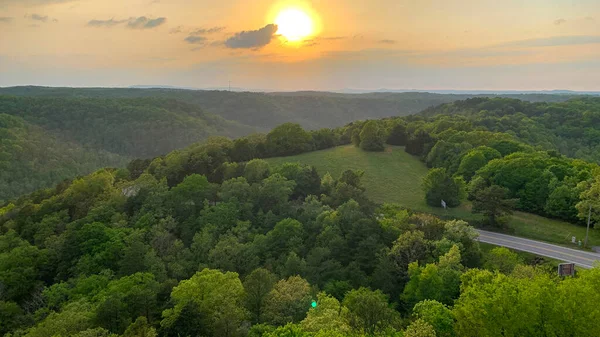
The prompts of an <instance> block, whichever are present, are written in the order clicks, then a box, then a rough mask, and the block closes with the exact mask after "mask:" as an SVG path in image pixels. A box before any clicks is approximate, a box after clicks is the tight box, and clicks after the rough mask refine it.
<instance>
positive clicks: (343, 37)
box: [317, 36, 346, 41]
mask: <svg viewBox="0 0 600 337" xmlns="http://www.w3.org/2000/svg"><path fill="white" fill-rule="evenodd" d="M345 38H346V37H345V36H329V37H327V36H325V37H318V38H317V40H322V41H337V40H344V39H345Z"/></svg>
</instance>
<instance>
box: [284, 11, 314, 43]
mask: <svg viewBox="0 0 600 337" xmlns="http://www.w3.org/2000/svg"><path fill="white" fill-rule="evenodd" d="M275 24H276V25H277V27H278V30H277V34H279V35H281V36H283V37H284V38H286V39H287V40H288V41H291V42H297V41H301V40H302V39H304V38H306V37H308V36H311V35H313V34H314V30H315V29H314V22H313V19H312V18H311V17H310V15H308V14H307V13H306V12H304V11H303V10H301V9H297V8H287V9H284V10H282V11H280V12H279V14H277V18H276V19H275Z"/></svg>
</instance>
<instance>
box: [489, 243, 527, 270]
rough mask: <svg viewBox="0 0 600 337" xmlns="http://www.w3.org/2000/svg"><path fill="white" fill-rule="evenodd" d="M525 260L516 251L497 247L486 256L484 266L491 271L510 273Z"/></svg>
mask: <svg viewBox="0 0 600 337" xmlns="http://www.w3.org/2000/svg"><path fill="white" fill-rule="evenodd" d="M522 263H523V261H522V260H521V258H520V257H519V255H517V254H516V253H513V252H511V251H510V250H509V249H508V248H505V247H495V248H494V249H492V250H491V251H490V252H489V253H488V254H486V256H485V262H484V265H483V266H484V267H485V268H486V269H489V270H491V271H499V272H501V273H504V274H510V273H512V271H513V270H514V269H515V267H516V266H517V265H519V264H522Z"/></svg>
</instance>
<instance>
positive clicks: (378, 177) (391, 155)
mask: <svg viewBox="0 0 600 337" xmlns="http://www.w3.org/2000/svg"><path fill="white" fill-rule="evenodd" d="M268 162H269V163H270V164H272V165H277V164H282V163H285V162H300V163H304V164H309V165H312V166H315V167H316V168H317V170H318V171H319V174H321V175H323V174H325V173H327V172H329V173H331V174H332V175H333V176H334V177H338V176H339V175H340V174H341V173H342V172H343V171H345V170H347V169H354V170H363V171H365V175H364V176H363V185H364V186H365V187H366V192H367V195H368V196H369V198H371V199H372V200H373V201H375V202H378V203H384V202H388V203H397V204H400V205H403V206H405V207H407V208H410V209H413V210H415V211H419V212H425V213H431V214H435V215H438V216H440V217H443V218H456V219H464V220H467V221H468V220H477V219H480V218H481V217H480V216H479V215H476V214H472V213H471V212H470V204H468V203H463V205H461V206H460V207H458V208H455V209H449V210H444V209H442V208H437V207H430V206H428V205H427V204H426V203H425V200H424V198H425V196H424V192H423V191H422V190H421V179H422V178H423V177H424V176H425V175H426V174H427V167H426V166H425V164H423V163H422V162H421V161H419V160H418V158H416V157H413V156H411V155H409V154H408V153H406V152H404V148H403V147H399V146H391V147H388V148H387V149H386V151H385V152H365V151H362V150H360V149H358V148H356V147H354V146H351V145H348V146H340V147H336V148H333V149H327V150H322V151H315V152H309V153H304V154H301V155H298V156H291V157H279V158H270V159H268ZM510 227H511V233H510V234H514V235H517V236H521V237H525V238H529V239H534V240H542V241H546V242H551V243H556V244H561V245H565V246H569V247H573V245H572V244H571V243H570V242H571V237H572V236H575V237H577V238H578V239H579V238H581V239H582V240H583V238H584V237H585V230H586V229H585V227H581V226H577V225H573V224H570V223H567V222H564V221H560V220H553V219H548V218H544V217H541V216H538V215H534V214H529V213H523V212H515V214H514V215H513V216H512V218H511V221H510ZM589 245H600V231H596V230H590V239H589Z"/></svg>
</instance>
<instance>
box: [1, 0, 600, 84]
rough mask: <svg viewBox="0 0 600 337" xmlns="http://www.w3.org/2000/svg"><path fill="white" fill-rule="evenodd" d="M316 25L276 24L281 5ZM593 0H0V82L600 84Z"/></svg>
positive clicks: (597, 11) (599, 30)
mask: <svg viewBox="0 0 600 337" xmlns="http://www.w3.org/2000/svg"><path fill="white" fill-rule="evenodd" d="M290 6H293V7H299V8H303V9H304V10H306V11H307V12H308V13H309V14H310V16H311V17H312V18H313V20H314V21H315V26H316V31H315V34H314V35H313V36H310V37H307V38H306V39H305V40H304V41H301V42H300V43H290V42H288V41H286V39H285V38H284V37H282V36H279V35H278V34H277V29H278V27H277V26H276V25H274V22H275V18H276V16H277V12H278V11H280V10H281V9H284V8H288V7H290ZM599 79H600V1H598V0H503V1H497V0H418V1H417V0H313V1H294V0H210V1H209V0H0V86H12V85H27V84H33V85H51V86H119V87H120V86H129V85H138V84H143V85H174V86H188V87H198V88H203V87H226V86H227V85H228V83H229V81H231V84H232V86H235V87H243V88H249V89H267V90H303V89H312V90H340V89H343V88H355V89H379V88H388V89H430V90H434V89H480V90H483V89H487V90H505V89H506V90H509V89H513V90H546V89H571V90H600V80H599Z"/></svg>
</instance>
